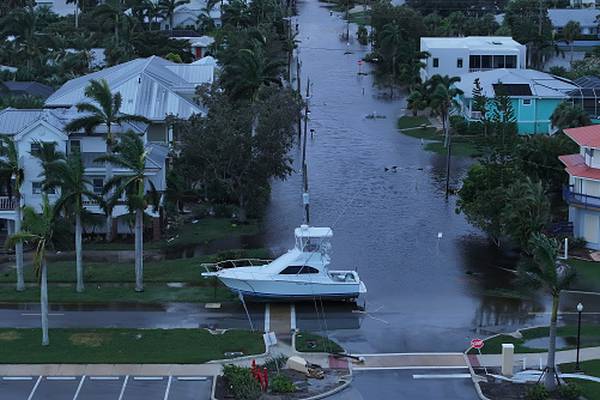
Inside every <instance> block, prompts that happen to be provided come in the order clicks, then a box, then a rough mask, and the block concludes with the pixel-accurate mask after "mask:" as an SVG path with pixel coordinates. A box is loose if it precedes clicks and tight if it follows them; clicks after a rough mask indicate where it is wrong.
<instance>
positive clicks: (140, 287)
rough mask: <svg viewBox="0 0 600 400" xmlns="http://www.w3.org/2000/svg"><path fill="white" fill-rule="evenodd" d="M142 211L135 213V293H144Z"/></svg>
mask: <svg viewBox="0 0 600 400" xmlns="http://www.w3.org/2000/svg"><path fill="white" fill-rule="evenodd" d="M143 235H144V211H142V210H136V211H135V291H136V292H143V291H144V236H143Z"/></svg>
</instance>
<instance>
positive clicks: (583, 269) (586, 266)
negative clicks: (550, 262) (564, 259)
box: [569, 258, 600, 291]
mask: <svg viewBox="0 0 600 400" xmlns="http://www.w3.org/2000/svg"><path fill="white" fill-rule="evenodd" d="M569 264H570V265H571V266H572V267H574V268H575V269H576V270H577V278H576V280H575V283H574V284H573V285H572V288H573V289H581V290H593V291H599V290H600V263H599V262H594V261H585V260H576V259H574V258H571V259H569Z"/></svg>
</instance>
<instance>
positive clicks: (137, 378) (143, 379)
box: [133, 376, 163, 381]
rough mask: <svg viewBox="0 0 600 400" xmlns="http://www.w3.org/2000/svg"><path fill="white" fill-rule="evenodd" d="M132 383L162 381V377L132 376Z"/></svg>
mask: <svg viewBox="0 0 600 400" xmlns="http://www.w3.org/2000/svg"><path fill="white" fill-rule="evenodd" d="M133 380H134V381H162V380H163V377H162V376H134V377H133Z"/></svg>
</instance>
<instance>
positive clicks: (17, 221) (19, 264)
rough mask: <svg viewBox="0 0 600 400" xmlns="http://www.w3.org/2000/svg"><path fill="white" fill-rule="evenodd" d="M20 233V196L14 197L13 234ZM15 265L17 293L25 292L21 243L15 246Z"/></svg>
mask: <svg viewBox="0 0 600 400" xmlns="http://www.w3.org/2000/svg"><path fill="white" fill-rule="evenodd" d="M19 232H21V196H19V195H17V196H15V234H17V233H19ZM15 263H16V265H17V291H19V292H22V291H23V290H25V279H24V277H23V242H21V241H19V242H17V243H16V244H15Z"/></svg>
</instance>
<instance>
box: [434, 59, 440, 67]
mask: <svg viewBox="0 0 600 400" xmlns="http://www.w3.org/2000/svg"><path fill="white" fill-rule="evenodd" d="M439 66H440V59H439V58H434V59H433V68H438V67H439Z"/></svg>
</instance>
